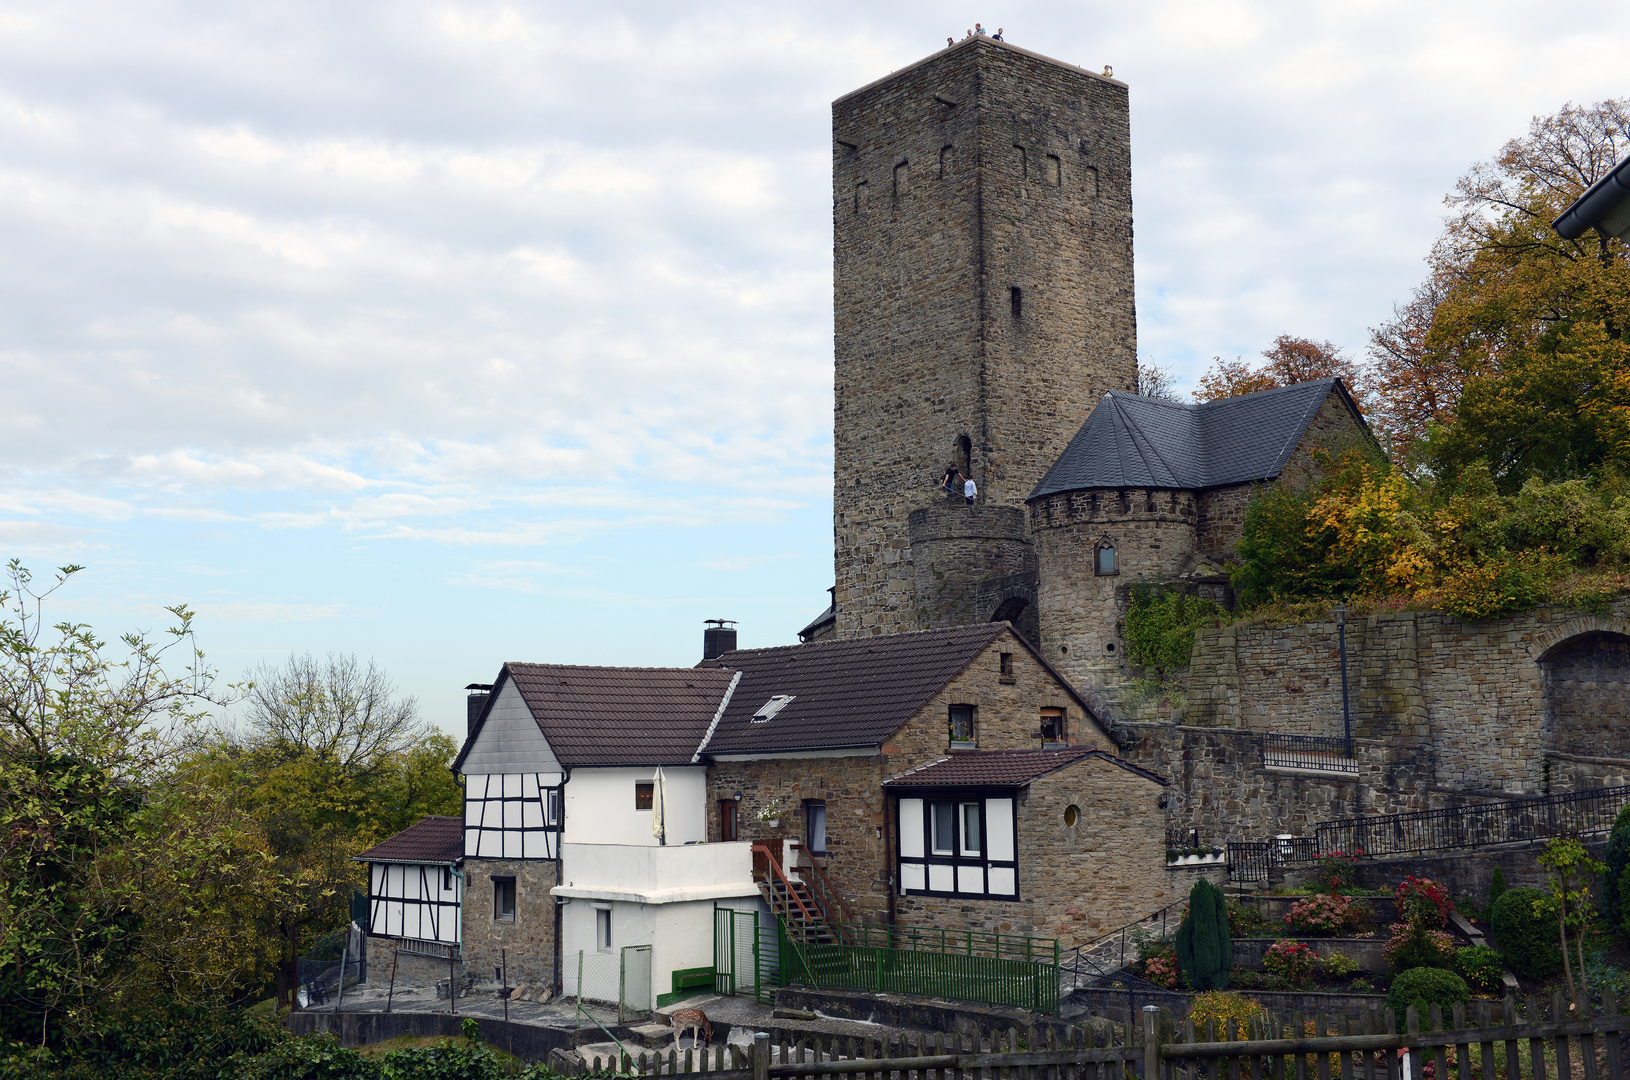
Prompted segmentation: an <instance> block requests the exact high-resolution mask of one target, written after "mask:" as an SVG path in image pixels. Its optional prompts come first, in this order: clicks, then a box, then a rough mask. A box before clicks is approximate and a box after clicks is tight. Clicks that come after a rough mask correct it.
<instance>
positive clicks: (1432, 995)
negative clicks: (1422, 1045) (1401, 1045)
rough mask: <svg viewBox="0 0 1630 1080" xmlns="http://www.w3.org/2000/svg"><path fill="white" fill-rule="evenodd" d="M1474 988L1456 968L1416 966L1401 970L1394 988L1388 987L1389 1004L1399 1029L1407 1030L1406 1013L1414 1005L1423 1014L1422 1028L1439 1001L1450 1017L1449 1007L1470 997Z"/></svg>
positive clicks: (1438, 1004) (1393, 982)
mask: <svg viewBox="0 0 1630 1080" xmlns="http://www.w3.org/2000/svg"><path fill="white" fill-rule="evenodd" d="M1471 996H1472V995H1471V991H1470V990H1469V989H1467V987H1466V980H1465V979H1462V978H1461V977H1460V976H1459V975H1456V974H1455V973H1454V972H1452V971H1444V970H1443V969H1442V968H1428V967H1423V968H1412V969H1410V970H1409V971H1405V972H1403V973H1401V974H1400V975H1399V976H1398V977H1397V978H1395V979H1393V980H1392V989H1391V990H1389V991H1387V1007H1388V1008H1389V1009H1391V1010H1392V1015H1393V1017H1394V1018H1395V1019H1396V1021H1397V1024H1398V1030H1399V1031H1400V1032H1402V1031H1404V1030H1405V1028H1404V1017H1405V1014H1406V1013H1407V1012H1408V1010H1409V1007H1410V1006H1411V1005H1413V1006H1415V1011H1416V1014H1417V1015H1418V1016H1420V1018H1421V1028H1422V1029H1423V1030H1424V1029H1425V1028H1426V1025H1427V1018H1428V1017H1429V1016H1431V1007H1432V1006H1433V1005H1434V1004H1435V1005H1437V1006H1438V1008H1439V1009H1441V1010H1442V1013H1443V1016H1444V1018H1445V1019H1448V1016H1449V1010H1450V1009H1451V1008H1453V1007H1454V1004H1455V1002H1457V1001H1470V1000H1471Z"/></svg>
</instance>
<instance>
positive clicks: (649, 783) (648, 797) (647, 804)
mask: <svg viewBox="0 0 1630 1080" xmlns="http://www.w3.org/2000/svg"><path fill="white" fill-rule="evenodd" d="M656 787H657V786H656V781H654V780H641V781H640V782H639V783H637V784H635V785H634V809H636V810H649V809H651V803H652V802H653V801H654V800H655V798H656Z"/></svg>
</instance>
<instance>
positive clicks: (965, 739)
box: [948, 705, 978, 746]
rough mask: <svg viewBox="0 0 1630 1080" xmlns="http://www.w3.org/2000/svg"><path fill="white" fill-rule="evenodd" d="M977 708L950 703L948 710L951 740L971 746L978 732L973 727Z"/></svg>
mask: <svg viewBox="0 0 1630 1080" xmlns="http://www.w3.org/2000/svg"><path fill="white" fill-rule="evenodd" d="M977 712H978V710H977V709H976V708H975V707H974V706H972V705H952V706H951V707H950V710H949V716H948V722H949V726H950V736H951V742H952V743H956V744H959V745H960V744H966V745H968V746H972V745H973V744H974V742H975V737H976V735H977V734H978V732H977V730H976V728H975V721H976V714H977Z"/></svg>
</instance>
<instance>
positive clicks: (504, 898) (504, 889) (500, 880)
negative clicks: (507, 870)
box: [492, 877, 515, 922]
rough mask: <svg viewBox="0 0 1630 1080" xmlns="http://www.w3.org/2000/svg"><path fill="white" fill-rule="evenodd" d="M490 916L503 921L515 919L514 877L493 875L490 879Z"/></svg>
mask: <svg viewBox="0 0 1630 1080" xmlns="http://www.w3.org/2000/svg"><path fill="white" fill-rule="evenodd" d="M492 917H493V918H494V919H501V920H503V921H505V922H514V921H515V879H514V878H512V877H495V878H493V879H492Z"/></svg>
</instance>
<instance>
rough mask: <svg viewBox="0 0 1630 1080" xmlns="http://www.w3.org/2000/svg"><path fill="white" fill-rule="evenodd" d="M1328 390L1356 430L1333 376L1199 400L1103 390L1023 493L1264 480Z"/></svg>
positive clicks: (1278, 468) (1283, 460)
mask: <svg viewBox="0 0 1630 1080" xmlns="http://www.w3.org/2000/svg"><path fill="white" fill-rule="evenodd" d="M1331 391H1335V392H1337V393H1339V394H1340V395H1341V397H1342V399H1343V401H1345V402H1346V404H1347V408H1348V410H1349V411H1350V412H1351V413H1352V415H1353V418H1354V419H1355V420H1356V421H1357V422H1358V424H1359V426H1360V428H1363V427H1364V420H1363V418H1362V416H1360V414H1359V412H1358V407H1357V406H1356V405H1354V404H1353V401H1352V398H1351V397H1350V396H1349V395H1348V393H1347V390H1346V388H1345V387H1343V386H1342V385H1341V380H1340V379H1336V378H1329V379H1316V380H1314V381H1313V382H1305V383H1296V384H1294V385H1292V386H1280V387H1276V388H1274V389H1272V390H1259V391H1257V392H1256V393H1254V394H1241V395H1240V396H1239V397H1231V398H1222V399H1221V400H1218V401H1208V402H1205V403H1204V404H1187V403H1185V402H1177V401H1157V400H1155V399H1154V398H1146V397H1139V396H1138V395H1137V394H1123V393H1119V392H1117V391H1110V392H1109V393H1107V394H1105V395H1104V397H1103V400H1102V401H1100V402H1099V403H1098V407H1097V408H1095V409H1093V410H1092V415H1091V416H1089V417H1087V422H1086V423H1085V424H1083V425H1081V430H1080V431H1078V432H1076V434H1075V438H1073V439H1071V440H1070V445H1069V446H1068V447H1066V448H1065V450H1064V453H1062V454H1060V455H1059V458H1058V460H1057V461H1056V462H1054V463H1053V467H1052V468H1051V469H1048V470H1047V475H1046V476H1044V477H1042V480H1041V483H1039V484H1037V485H1036V489H1035V490H1034V491H1032V492H1031V493H1030V496H1029V497H1030V498H1031V499H1039V498H1041V497H1043V496H1045V495H1055V494H1057V493H1059V492H1062V491H1080V490H1081V489H1083V488H1127V487H1131V488H1179V489H1189V490H1196V489H1200V488H1210V487H1221V486H1223V485H1226V484H1243V483H1247V482H1249V481H1252V480H1271V479H1273V478H1274V477H1276V476H1278V475H1279V474H1280V473H1281V472H1282V471H1283V470H1284V468H1285V465H1286V464H1287V463H1288V462H1289V461H1290V456H1291V454H1292V452H1294V451H1295V449H1296V446H1297V444H1298V443H1300V442H1301V441H1302V435H1303V433H1304V432H1306V431H1307V427H1308V425H1309V424H1311V423H1312V422H1313V418H1314V416H1315V415H1317V414H1318V411H1319V406H1320V405H1323V404H1324V400H1325V398H1327V397H1329V396H1330V393H1331Z"/></svg>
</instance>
